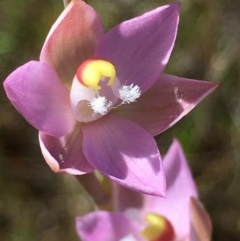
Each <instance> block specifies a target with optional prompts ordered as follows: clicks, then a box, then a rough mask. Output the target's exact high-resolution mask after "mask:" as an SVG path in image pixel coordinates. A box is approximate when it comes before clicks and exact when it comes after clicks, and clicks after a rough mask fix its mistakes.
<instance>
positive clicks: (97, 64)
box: [76, 59, 116, 90]
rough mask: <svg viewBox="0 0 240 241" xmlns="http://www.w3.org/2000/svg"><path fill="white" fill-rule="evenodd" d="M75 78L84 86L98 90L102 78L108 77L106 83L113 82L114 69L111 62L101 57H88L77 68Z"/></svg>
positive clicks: (110, 83)
mask: <svg viewBox="0 0 240 241" xmlns="http://www.w3.org/2000/svg"><path fill="white" fill-rule="evenodd" d="M76 75H77V79H78V80H79V81H80V82H81V83H82V84H83V85H85V86H87V87H90V88H92V89H94V90H100V89H101V87H100V85H99V82H100V81H101V80H103V78H105V77H106V78H109V80H108V83H107V85H108V86H110V85H112V84H113V83H114V80H115V77H116V70H115V67H114V66H113V64H111V63H110V62H108V61H106V60H103V59H88V60H86V61H84V62H83V63H82V64H81V65H80V66H79V67H78V70H77V74H76Z"/></svg>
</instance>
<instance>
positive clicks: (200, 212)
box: [190, 198, 212, 241]
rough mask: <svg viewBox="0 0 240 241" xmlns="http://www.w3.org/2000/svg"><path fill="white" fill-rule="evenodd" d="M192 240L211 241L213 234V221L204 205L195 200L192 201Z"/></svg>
mask: <svg viewBox="0 0 240 241" xmlns="http://www.w3.org/2000/svg"><path fill="white" fill-rule="evenodd" d="M190 218H191V240H192V241H210V240H211V233H212V223H211V219H210V217H209V215H208V213H207V212H206V210H205V209H204V207H203V205H202V204H201V203H200V202H199V201H198V200H197V199H195V198H191V201H190Z"/></svg>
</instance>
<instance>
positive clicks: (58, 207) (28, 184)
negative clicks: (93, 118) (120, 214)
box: [0, 0, 240, 241]
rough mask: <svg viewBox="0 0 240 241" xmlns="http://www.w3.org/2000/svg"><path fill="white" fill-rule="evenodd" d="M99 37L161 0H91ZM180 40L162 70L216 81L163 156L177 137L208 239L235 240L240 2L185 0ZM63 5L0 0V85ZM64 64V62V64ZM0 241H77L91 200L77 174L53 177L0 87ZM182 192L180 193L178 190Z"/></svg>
mask: <svg viewBox="0 0 240 241" xmlns="http://www.w3.org/2000/svg"><path fill="white" fill-rule="evenodd" d="M88 2H89V4H90V5H92V6H93V7H94V8H95V9H96V11H97V12H98V13H99V15H100V17H101V19H102V21H103V23H104V26H105V29H106V31H107V30H108V29H110V28H111V27H113V26H114V25H116V24H117V23H119V22H121V21H123V20H125V19H129V18H132V17H134V16H137V15H140V14H142V13H144V12H146V11H148V10H151V9H153V8H155V7H157V6H160V5H163V4H166V3H169V2H170V1H166V0H148V1H140V0H115V1H111V0H102V1H98V0H89V1H88ZM181 2H182V6H181V18H180V26H179V33H178V38H177V42H176V45H175V48H174V51H173V54H172V57H171V59H170V62H169V64H168V66H167V68H166V70H165V72H168V73H171V74H175V75H179V76H184V77H189V78H195V79H206V80H211V81H217V80H218V81H222V82H223V85H222V86H221V88H219V89H218V90H217V91H216V92H215V93H213V94H211V95H210V96H209V97H208V98H207V99H206V100H204V101H203V102H202V103H201V104H200V105H199V106H198V107H196V108H195V109H194V110H193V111H192V112H191V113H190V114H188V115H187V116H186V117H185V118H184V119H183V120H181V121H180V122H179V123H178V124H176V125H175V126H174V127H173V128H171V129H169V130H168V131H166V132H165V133H163V134H162V135H160V136H158V137H157V138H156V139H157V142H158V143H159V148H160V150H161V152H162V153H164V152H165V151H166V150H167V148H168V147H169V145H170V143H171V140H172V138H173V137H177V138H179V139H180V142H181V143H182V145H183V147H184V149H185V151H186V155H187V158H188V160H190V165H191V168H192V170H193V174H194V177H195V180H196V182H197V185H198V187H199V193H200V197H201V200H202V201H203V203H204V204H205V206H206V208H207V210H208V211H209V213H210V215H211V217H212V220H213V226H214V233H213V240H214V241H226V240H231V241H235V240H236V241H237V240H239V239H240V185H239V182H240V15H239V9H240V2H239V1H225V0H211V1H209V0H182V1H181ZM62 9H63V3H62V1H61V0H49V1H42V0H21V1H15V0H2V1H1V3H0V79H1V80H2V81H4V79H5V78H6V76H7V75H8V74H9V73H10V72H11V71H12V70H14V69H15V68H17V67H18V66H19V65H22V64H23V63H25V62H27V61H29V60H31V59H38V56H39V53H40V50H41V46H42V44H43V42H44V40H45V37H46V35H47V33H48V31H49V28H50V26H51V25H52V23H53V22H54V21H55V19H56V18H57V16H58V15H59V13H60V12H61V11H62ZM66 64H67V63H66ZM0 91H1V92H0V100H1V102H0V105H1V118H0V237H1V238H0V239H1V241H2V240H3V241H5V240H6V241H26V240H36V241H61V240H62V241H65V240H78V238H77V236H76V234H75V229H74V217H75V216H76V215H81V214H83V213H85V212H87V211H88V210H90V209H91V199H90V198H89V197H88V196H87V195H86V193H85V192H84V191H83V189H82V188H81V187H80V186H79V184H78V183H77V181H76V180H75V179H74V177H71V176H66V175H61V174H54V173H52V172H51V171H50V169H49V168H48V167H47V165H46V164H45V162H44V160H43V157H42V156H41V153H40V150H39V146H38V139H37V132H36V130H34V129H33V128H32V127H31V126H30V125H29V124H28V123H26V122H25V120H24V119H23V118H22V117H21V116H20V115H19V114H18V113H17V112H16V111H15V109H14V108H13V107H12V106H11V104H10V102H9V101H8V100H7V98H6V96H5V93H4V91H3V89H0ZM182 188H184V187H182Z"/></svg>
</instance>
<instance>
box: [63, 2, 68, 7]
mask: <svg viewBox="0 0 240 241" xmlns="http://www.w3.org/2000/svg"><path fill="white" fill-rule="evenodd" d="M63 4H64V7H65V8H66V7H67V5H68V4H69V1H68V0H63Z"/></svg>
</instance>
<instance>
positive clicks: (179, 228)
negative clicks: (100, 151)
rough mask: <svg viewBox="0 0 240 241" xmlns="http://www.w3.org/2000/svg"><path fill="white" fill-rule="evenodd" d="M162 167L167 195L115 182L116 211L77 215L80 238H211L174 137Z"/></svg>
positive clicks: (102, 240) (125, 240)
mask: <svg viewBox="0 0 240 241" xmlns="http://www.w3.org/2000/svg"><path fill="white" fill-rule="evenodd" d="M163 167H164V170H165V174H166V178H167V193H166V194H167V197H166V199H165V198H161V197H156V196H152V195H146V194H141V193H136V192H134V191H131V190H129V189H126V188H123V187H121V186H115V209H116V211H115V212H107V211H95V212H92V213H89V214H86V215H84V216H82V217H77V218H76V229H77V232H78V235H79V236H80V237H81V240H83V241H92V240H95V241H210V239H211V230H212V226H211V221H210V218H209V216H208V214H207V212H206V211H205V210H204V208H203V206H202V205H201V203H200V202H199V201H198V199H197V197H198V194H197V191H196V186H195V184H194V181H193V178H192V175H191V172H190V170H189V167H188V164H187V161H186V159H185V157H184V153H183V150H182V149H181V146H180V144H179V143H178V142H177V141H176V140H175V141H174V142H173V144H172V145H171V147H170V149H169V151H168V152H167V154H166V156H165V158H164V160H163Z"/></svg>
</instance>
